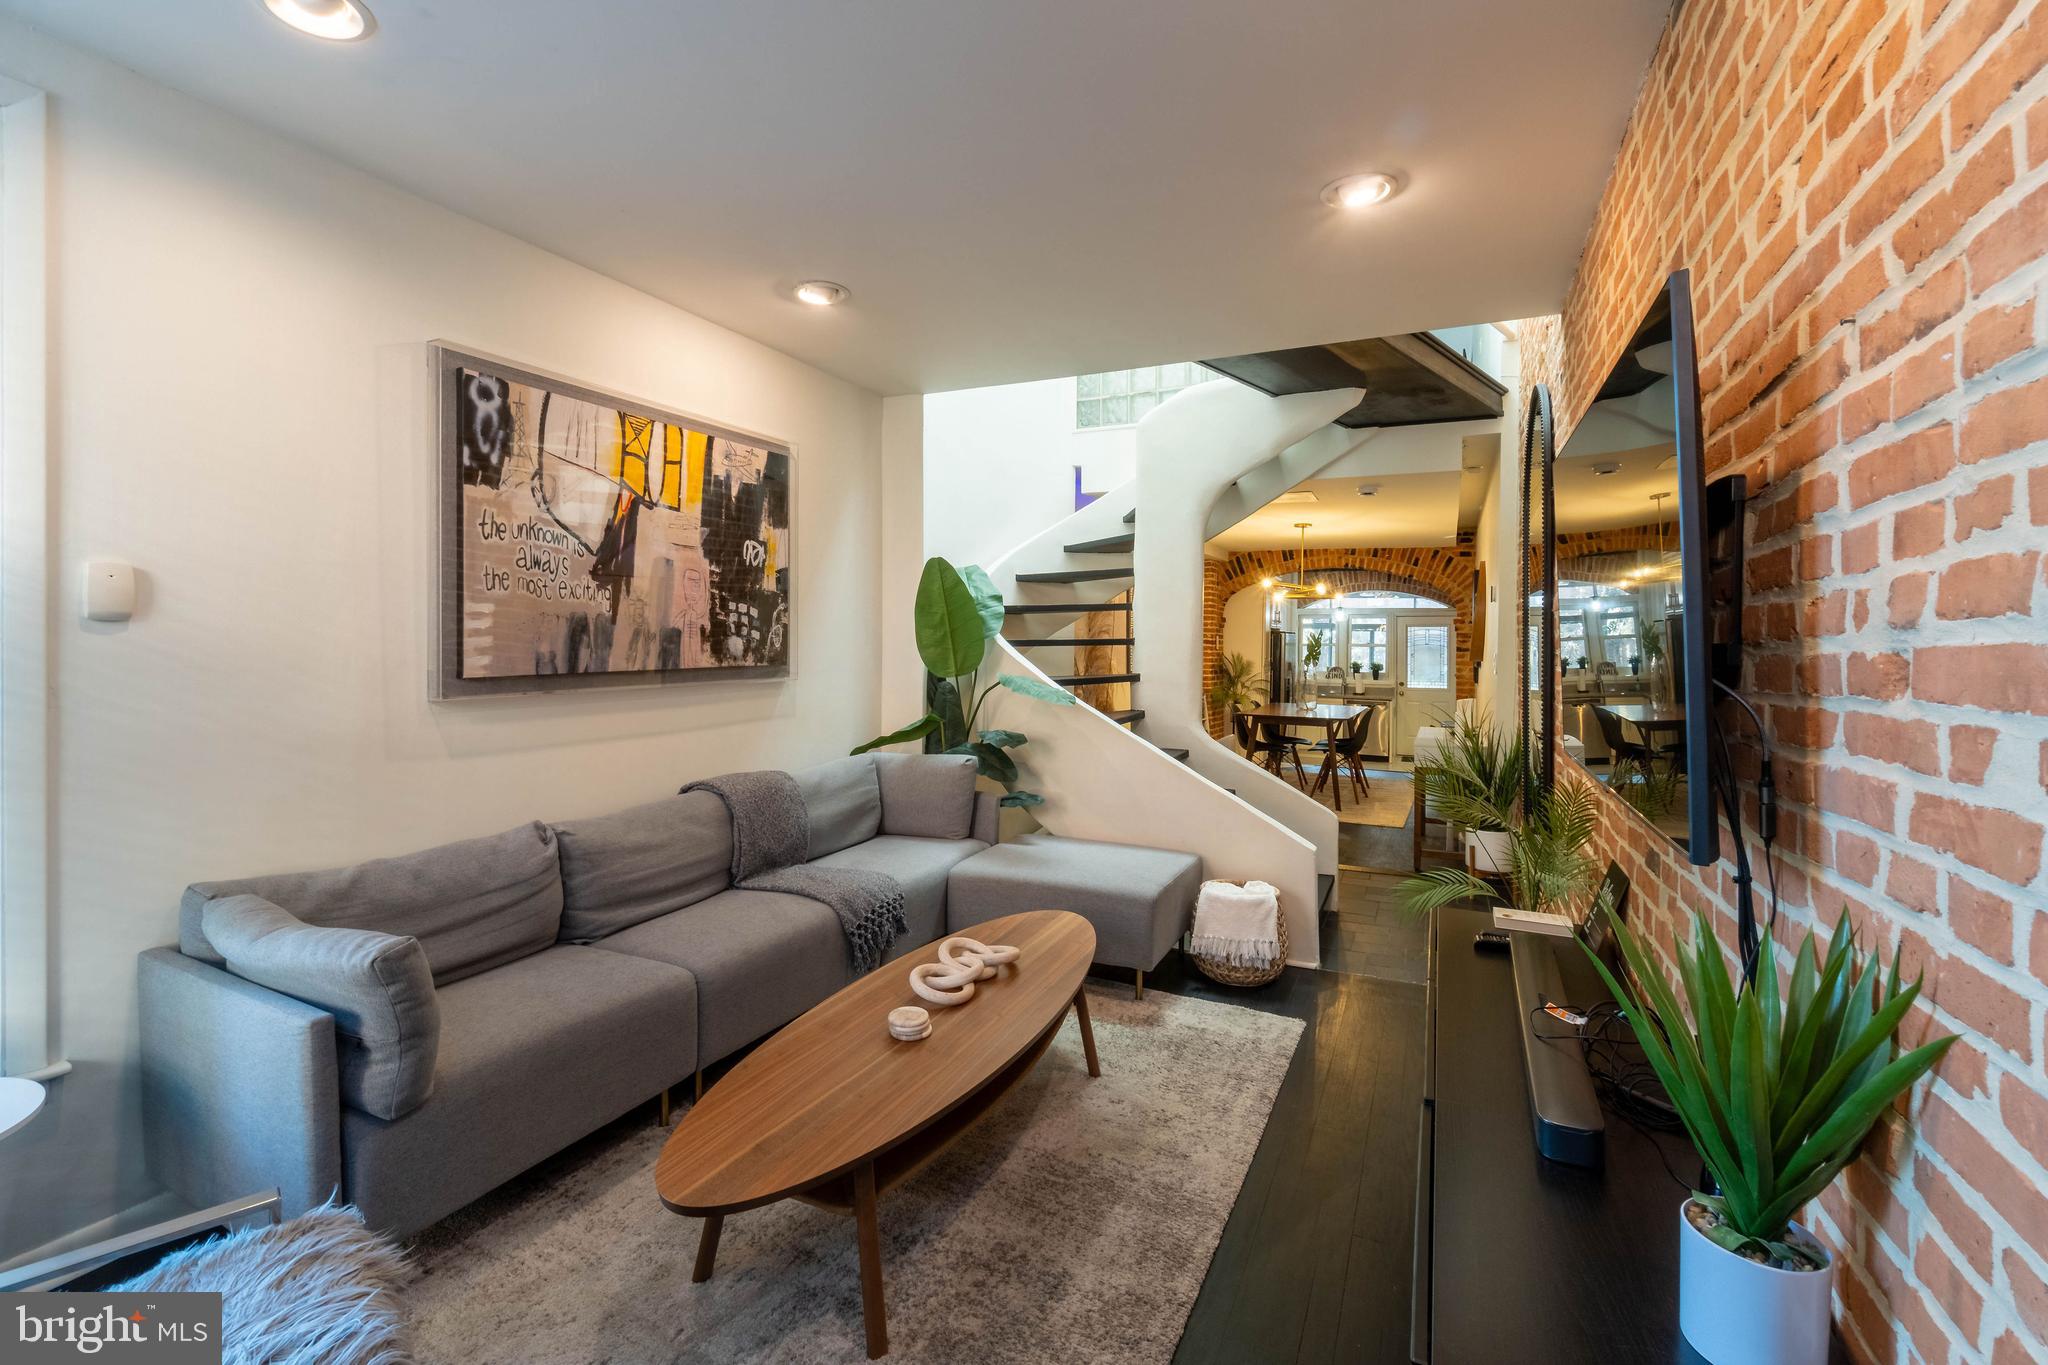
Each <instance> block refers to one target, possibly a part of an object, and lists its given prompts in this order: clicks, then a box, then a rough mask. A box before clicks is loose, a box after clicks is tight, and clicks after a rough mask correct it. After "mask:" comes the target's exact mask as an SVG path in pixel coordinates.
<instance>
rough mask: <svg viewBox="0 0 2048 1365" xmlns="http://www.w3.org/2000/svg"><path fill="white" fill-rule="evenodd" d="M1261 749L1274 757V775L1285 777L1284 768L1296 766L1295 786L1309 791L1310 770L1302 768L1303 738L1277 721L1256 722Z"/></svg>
mask: <svg viewBox="0 0 2048 1365" xmlns="http://www.w3.org/2000/svg"><path fill="white" fill-rule="evenodd" d="M1255 725H1256V729H1257V732H1258V736H1259V747H1260V748H1261V749H1263V750H1264V751H1265V752H1267V753H1269V754H1271V755H1272V756H1273V775H1274V776H1275V777H1285V776H1286V775H1287V774H1286V773H1285V772H1283V771H1282V768H1283V767H1284V766H1285V765H1286V764H1288V763H1290V762H1291V763H1293V764H1294V785H1295V786H1297V787H1299V788H1301V789H1302V790H1303V791H1304V792H1306V791H1307V790H1308V769H1306V768H1304V767H1302V766H1301V736H1300V735H1297V734H1295V733H1294V731H1292V730H1290V729H1288V728H1287V727H1286V726H1285V725H1283V724H1282V723H1280V722H1279V721H1275V720H1262V721H1258V722H1255Z"/></svg>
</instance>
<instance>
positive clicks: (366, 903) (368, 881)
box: [178, 821, 562, 986]
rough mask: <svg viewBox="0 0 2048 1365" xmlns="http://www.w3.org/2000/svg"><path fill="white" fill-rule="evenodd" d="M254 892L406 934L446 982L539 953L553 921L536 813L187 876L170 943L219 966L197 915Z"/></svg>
mask: <svg viewBox="0 0 2048 1365" xmlns="http://www.w3.org/2000/svg"><path fill="white" fill-rule="evenodd" d="M240 895H250V896H261V897H262V898H263V899H264V900H267V901H269V902H270V903H271V904H272V905H275V906H278V907H280V908H282V909H284V910H287V911H290V912H291V914H292V915H294V916H295V917H297V918H298V919H300V920H303V921H304V922H305V923H307V924H315V925H322V926H326V927H331V928H337V929H375V930H377V931H378V932H380V933H386V934H399V935H406V934H409V935H411V936H412V937H414V938H416V939H418V940H419V941H420V947H421V948H423V949H425V950H426V954H427V963H428V965H429V966H431V967H432V968H433V969H434V984H435V985H437V986H445V985H447V984H448V983H449V982H451V981H460V980H462V979H463V978H464V977H466V976H474V975H476V974H477V973H478V972H485V971H489V970H490V969H491V968H493V967H496V966H498V965H499V964H501V963H505V962H511V961H514V960H516V959H518V958H522V957H525V956H526V955H527V954H529V953H536V952H539V951H540V950H541V949H543V948H545V947H547V946H548V945H549V944H551V943H553V942H554V941H555V931H556V930H557V929H558V928H559V927H560V925H561V922H562V872H561V867H560V865H559V863H558V862H557V860H556V857H555V836H554V832H553V831H552V830H550V829H549V828H548V827H547V826H546V825H543V824H541V823H540V822H538V821H535V822H534V823H532V824H526V825H520V826H519V827H518V828H516V829H508V830H506V831H505V832H504V833H503V834H493V835H490V836H488V837H487V838H482V839H465V840H463V841H462V842H461V843H456V844H443V845H441V846H440V847H439V848H430V849H425V850H423V851H421V852H419V853H408V854H405V855H403V856H401V857H397V858H378V859H375V860H373V861H371V862H367V863H357V864H356V865H355V866H353V867H339V868H334V869H332V870H331V871H326V872H285V873H279V874H276V875H274V876H268V877H244V878H242V879H240V880H239V881H231V882H195V883H193V884H192V885H191V886H189V887H187V888H186V889H185V898H184V901H183V903H182V904H181V905H180V906H179V913H178V946H179V948H180V949H181V950H182V951H183V952H184V953H185V954H186V955H187V956H189V957H196V958H198V959H199V960H200V961H202V962H211V963H213V964H214V965H215V966H219V965H220V962H221V956H220V953H219V952H218V951H217V950H216V949H215V948H214V946H213V945H212V944H210V943H208V942H207V941H206V932H205V929H204V928H203V927H202V926H201V923H200V916H201V913H202V912H203V910H204V909H205V906H206V902H208V901H210V900H217V899H219V898H220V897H223V896H240Z"/></svg>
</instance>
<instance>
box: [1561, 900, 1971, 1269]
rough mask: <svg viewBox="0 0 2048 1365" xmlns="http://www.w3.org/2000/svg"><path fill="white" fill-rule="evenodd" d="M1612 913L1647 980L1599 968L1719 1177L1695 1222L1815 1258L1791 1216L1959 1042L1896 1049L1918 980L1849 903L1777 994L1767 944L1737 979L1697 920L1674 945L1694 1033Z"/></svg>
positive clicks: (1745, 1247) (1724, 1236) (1772, 1259)
mask: <svg viewBox="0 0 2048 1365" xmlns="http://www.w3.org/2000/svg"><path fill="white" fill-rule="evenodd" d="M1609 920H1610V922H1611V923H1612V924H1613V927H1614V936H1615V939H1616V941H1617V942H1619V943H1620V945H1621V951H1622V955H1623V958H1624V959H1625V960H1626V962H1627V964H1628V969H1629V972H1630V974H1631V975H1632V976H1633V977H1634V979H1635V980H1636V981H1637V982H1638V983H1640V986H1641V989H1640V990H1629V989H1628V988H1627V987H1625V986H1624V985H1623V984H1622V983H1621V982H1620V981H1619V980H1617V979H1616V977H1615V974H1614V973H1613V972H1612V971H1610V970H1609V969H1608V967H1607V965H1606V964H1605V963H1604V962H1602V961H1600V959H1599V958H1598V957H1597V956H1595V957H1594V959H1593V965H1594V966H1596V967H1597V968H1599V970H1600V975H1601V977H1602V978H1603V979H1605V981H1606V982H1607V987H1608V989H1609V990H1611V991H1612V992H1613V993H1614V998H1615V999H1617V1000H1619V1001H1622V1002H1623V1004H1624V1006H1625V1008H1626V1010H1627V1013H1628V1021H1629V1024H1630V1026H1631V1027H1632V1028H1633V1029H1634V1030H1635V1035H1636V1039H1637V1041H1639V1042H1640V1043H1641V1044H1642V1046H1643V1051H1644V1053H1645V1054H1647V1056H1648V1058H1649V1062H1650V1065H1651V1066H1652V1067H1653V1068H1654V1069H1655V1070H1656V1073H1657V1079H1658V1080H1660V1081H1662V1082H1663V1084H1664V1089H1665V1091H1666V1092H1667V1093H1668V1094H1669V1095H1670V1097H1671V1102H1672V1104H1673V1105H1674V1106H1676V1108H1677V1110H1678V1116H1679V1118H1680V1119H1681V1120H1682V1121H1683V1122H1684V1124H1685V1130H1686V1132H1687V1133H1688V1134H1689V1135H1690V1136H1691V1137H1692V1142H1693V1146H1694V1147H1695V1148H1696V1149H1697V1150H1698V1152H1699V1154H1700V1159H1701V1160H1702V1161H1704V1162H1705V1163H1706V1166H1707V1169H1708V1170H1709V1171H1710V1172H1712V1174H1713V1177H1714V1183H1715V1184H1717V1185H1719V1186H1720V1190H1721V1192H1720V1194H1719V1195H1707V1194H1699V1193H1695V1194H1694V1195H1693V1201H1694V1202H1695V1203H1696V1204H1698V1205H1700V1206H1701V1208H1702V1209H1704V1210H1705V1213H1706V1217H1705V1218H1704V1219H1696V1220H1695V1222H1694V1226H1696V1227H1698V1228H1699V1230H1700V1231H1701V1232H1702V1233H1704V1234H1705V1235H1706V1236H1707V1237H1709V1238H1711V1239H1712V1240H1713V1241H1714V1242H1715V1244H1716V1245H1718V1246H1720V1247H1722V1248H1724V1249H1725V1250H1728V1251H1731V1252H1733V1253H1735V1254H1736V1255H1738V1256H1745V1257H1748V1258H1749V1259H1751V1260H1758V1261H1764V1262H1767V1263H1768V1264H1771V1265H1773V1266H1776V1267H1778V1268H1780V1269H1818V1268H1820V1266H1819V1264H1818V1263H1817V1262H1816V1261H1815V1259H1814V1256H1813V1253H1812V1251H1810V1250H1809V1249H1807V1248H1805V1247H1803V1246H1802V1245H1801V1244H1800V1243H1799V1242H1798V1241H1796V1240H1793V1239H1792V1238H1791V1236H1790V1225H1791V1222H1792V1218H1793V1216H1794V1215H1795V1214H1797V1213H1798V1212H1799V1210H1800V1208H1801V1207H1802V1206H1804V1205H1805V1204H1806V1203H1807V1202H1808V1201H1809V1200H1811V1199H1813V1198H1815V1197H1816V1196H1817V1195H1819V1194H1820V1192H1821V1191H1822V1190H1825V1189H1826V1188H1827V1187H1828V1185H1829V1184H1830V1183H1831V1182H1833V1180H1834V1178H1835V1176H1836V1175H1837V1174H1838V1173H1840V1171H1841V1169H1842V1168H1843V1167H1844V1166H1846V1165H1848V1163H1849V1162H1850V1161H1851V1160H1852V1159H1853V1158H1854V1157H1855V1155H1856V1152H1857V1150H1858V1148H1860V1147H1861V1146H1862V1143H1863V1139H1864V1136H1865V1135H1866V1134H1867V1133H1868V1132H1869V1131H1870V1127H1871V1125H1872V1124H1873V1123H1875V1122H1876V1121H1877V1118H1878V1116H1879V1115H1880V1114H1882V1113H1883V1112H1884V1111H1885V1110H1886V1109H1887V1108H1888V1107H1890V1105H1891V1104H1892V1102H1893V1101H1894V1100H1896V1099H1897V1098H1898V1097H1899V1096H1900V1095H1901V1094H1903V1093H1904V1092H1905V1091H1906V1090H1908V1089H1910V1088H1911V1087H1912V1085H1913V1083H1914V1082H1915V1081H1917V1080H1919V1079H1920V1077H1921V1076H1922V1075H1924V1074H1925V1073H1926V1072H1927V1070H1928V1068H1930V1067H1932V1066H1933V1065H1934V1064H1935V1063H1936V1062H1937V1061H1939V1060H1941V1056H1942V1054H1943V1053H1945V1052H1947V1051H1948V1048H1949V1045H1950V1044H1951V1043H1953V1042H1955V1039H1954V1038H1953V1037H1948V1038H1937V1039H1935V1040H1934V1041H1932V1042H1930V1043H1925V1044H1923V1045H1921V1046H1920V1047H1917V1048H1914V1049H1913V1050H1912V1051H1910V1052H1907V1053H1905V1054H1903V1055H1899V1053H1898V1049H1897V1047H1896V1045H1895V1043H1894V1041H1893V1035H1894V1034H1895V1033H1896V1032H1897V1031H1898V1027H1899V1023H1900V1021H1901V1020H1903V1019H1904V1018H1905V1017H1906V1012H1907V1011H1908V1010H1910V1009H1912V1008H1913V1002H1914V1000H1915V999H1917V998H1918V997H1919V994H1920V982H1919V981H1917V980H1916V981H1914V982H1913V983H1912V984H1911V985H1909V986H1903V987H1902V986H1901V985H1900V983H1899V958H1898V954H1897V953H1894V954H1893V955H1892V960H1891V965H1890V967H1889V968H1888V969H1886V970H1880V968H1881V967H1882V966H1883V963H1882V961H1881V957H1882V955H1881V954H1878V953H1873V954H1871V955H1869V956H1867V957H1866V956H1865V955H1864V954H1863V953H1862V952H1861V951H1860V950H1859V949H1858V948H1857V946H1856V943H1855V933H1854V930H1853V929H1852V928H1851V926H1850V924H1849V917H1848V914H1847V912H1846V911H1845V912H1844V913H1843V915H1842V917H1841V919H1839V920H1837V921H1836V923H1835V933H1834V938H1833V941H1832V942H1831V943H1830V944H1829V946H1828V949H1827V955H1826V957H1825V958H1824V959H1823V958H1822V957H1821V955H1820V951H1819V949H1818V948H1817V947H1816V946H1815V942H1814V936H1813V933H1812V931H1811V930H1809V931H1808V932H1807V935H1806V940H1805V942H1803V943H1801V944H1800V946H1799V953H1798V956H1797V958H1796V959H1795V960H1794V962H1793V966H1792V980H1791V984H1790V989H1789V990H1788V991H1787V992H1786V993H1785V998H1784V999H1783V1000H1782V1001H1781V1000H1780V999H1779V997H1778V975H1777V964H1776V960H1775V958H1774V955H1773V953H1772V952H1771V947H1770V944H1769V943H1768V942H1766V943H1765V945H1764V951H1763V952H1762V953H1760V954H1758V961H1757V972H1756V975H1755V978H1754V979H1753V980H1752V981H1750V982H1749V983H1747V984H1745V985H1742V986H1739V987H1738V986H1737V985H1735V984H1734V983H1733V982H1732V981H1731V980H1730V975H1729V970H1728V963H1727V960H1726V958H1725V956H1724V955H1723V954H1722V952H1721V948H1720V945H1719V944H1718V943H1717V942H1716V941H1715V939H1714V935H1713V933H1712V932H1711V931H1710V930H1709V929H1708V928H1707V925H1706V921H1705V919H1704V918H1703V917H1696V918H1695V922H1694V926H1693V943H1692V947H1691V948H1690V949H1687V948H1683V947H1681V946H1680V945H1679V944H1678V943H1677V942H1676V940H1675V939H1674V941H1673V943H1672V957H1673V958H1674V959H1675V960H1676V962H1677V965H1678V976H1679V980H1680V981H1681V982H1682V983H1683V985H1684V988H1685V996H1686V1004H1687V1005H1689V1006H1690V1007H1691V1013H1692V1019H1693V1031H1691V1032H1688V1031H1687V1030H1686V1028H1685V1023H1684V1021H1685V1016H1684V1015H1683V1014H1681V1013H1680V1012H1679V1002H1678V998H1677V996H1676V994H1675V993H1674V992H1673V991H1672V989H1671V987H1670V985H1669V984H1668V983H1667V982H1666V980H1665V978H1664V974H1663V972H1662V971H1661V970H1660V969H1659V967H1658V965H1657V963H1655V962H1654V961H1652V960H1651V958H1650V956H1649V953H1648V952H1647V950H1646V949H1645V948H1644V946H1643V944H1642V942H1641V941H1640V940H1639V939H1638V938H1637V937H1636V936H1635V934H1634V933H1632V932H1631V931H1630V930H1629V928H1628V926H1627V925H1626V924H1623V923H1622V922H1621V921H1620V920H1619V919H1617V918H1615V917H1614V916H1613V915H1612V913H1611V912H1610V913H1609Z"/></svg>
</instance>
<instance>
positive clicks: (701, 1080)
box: [697, 1067, 704, 1100]
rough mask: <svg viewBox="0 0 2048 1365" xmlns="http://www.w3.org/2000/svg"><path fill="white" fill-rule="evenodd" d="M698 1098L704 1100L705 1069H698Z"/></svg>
mask: <svg viewBox="0 0 2048 1365" xmlns="http://www.w3.org/2000/svg"><path fill="white" fill-rule="evenodd" d="M697 1098H698V1099H700V1100H701V1099H703V1098H704V1068H702V1067H699V1068H697Z"/></svg>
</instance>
